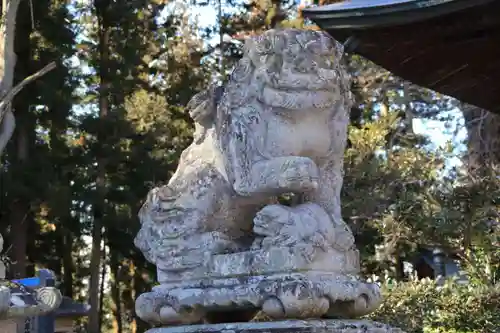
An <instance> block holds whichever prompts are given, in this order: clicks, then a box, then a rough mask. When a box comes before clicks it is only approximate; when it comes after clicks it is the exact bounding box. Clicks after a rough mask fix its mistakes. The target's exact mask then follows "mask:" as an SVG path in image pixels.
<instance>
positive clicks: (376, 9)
mask: <svg viewBox="0 0 500 333" xmlns="http://www.w3.org/2000/svg"><path fill="white" fill-rule="evenodd" d="M303 15H304V17H306V18H309V19H311V20H312V21H313V22H314V23H316V24H317V25H318V26H319V27H320V28H322V29H323V30H325V31H327V32H328V33H329V34H330V35H332V36H333V37H334V38H335V39H337V40H339V41H340V42H343V43H346V49H347V51H349V52H353V53H357V54H360V55H362V56H364V57H366V58H368V59H370V60H372V61H373V62H375V63H376V64H378V65H380V66H382V67H384V68H386V69H387V70H389V71H391V72H392V73H394V74H395V75H398V76H400V77H402V78H404V79H406V80H409V81H411V82H413V83H415V84H418V85H420V86H423V87H427V88H430V89H432V90H434V91H437V92H440V93H443V94H445V95H449V96H453V97H455V98H457V99H459V100H461V101H463V102H467V103H470V104H473V105H476V106H479V107H482V108H484V109H487V110H490V111H492V112H496V113H500V84H499V82H500V60H499V59H500V20H499V19H498V18H499V17H500V0H351V1H344V2H340V3H335V4H331V5H325V6H318V7H310V8H306V9H304V10H303Z"/></svg>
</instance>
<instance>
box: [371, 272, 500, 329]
mask: <svg viewBox="0 0 500 333" xmlns="http://www.w3.org/2000/svg"><path fill="white" fill-rule="evenodd" d="M383 294H384V298H385V299H384V303H383V304H382V306H381V307H380V308H379V309H378V310H377V311H376V312H375V313H373V314H371V315H370V316H369V318H370V319H372V320H375V321H380V322H384V323H388V324H391V325H394V326H396V327H400V328H401V329H403V330H405V331H406V332H408V333H424V332H425V333H493V332H497V330H498V327H500V316H499V315H498V314H499V313H500V285H498V284H497V285H493V286H482V287H479V286H476V285H462V284H458V283H457V282H455V281H453V280H450V281H447V282H446V283H445V284H444V285H443V286H438V285H437V284H436V283H435V282H433V281H430V280H422V281H411V282H395V281H394V282H392V283H391V284H386V285H384V288H383Z"/></svg>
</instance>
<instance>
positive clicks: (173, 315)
mask: <svg viewBox="0 0 500 333" xmlns="http://www.w3.org/2000/svg"><path fill="white" fill-rule="evenodd" d="M203 317H204V312H203V311H201V309H192V310H182V311H179V312H178V311H175V310H174V308H172V307H170V306H164V307H162V308H160V311H159V319H160V322H161V324H163V325H175V324H177V325H182V324H186V325H189V324H194V323H197V322H199V321H201V320H202V319H203Z"/></svg>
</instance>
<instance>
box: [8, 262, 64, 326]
mask: <svg viewBox="0 0 500 333" xmlns="http://www.w3.org/2000/svg"><path fill="white" fill-rule="evenodd" d="M37 275H38V276H34V277H28V278H24V279H18V280H13V282H15V283H19V284H21V285H23V286H25V287H28V288H31V289H38V288H43V287H54V286H55V285H56V279H55V274H54V273H53V272H52V271H50V270H48V269H42V270H40V271H38V274H37ZM30 320H34V321H36V323H35V327H36V328H37V329H36V332H33V333H54V331H55V321H56V320H55V315H54V314H47V315H45V316H40V317H35V318H32V319H30Z"/></svg>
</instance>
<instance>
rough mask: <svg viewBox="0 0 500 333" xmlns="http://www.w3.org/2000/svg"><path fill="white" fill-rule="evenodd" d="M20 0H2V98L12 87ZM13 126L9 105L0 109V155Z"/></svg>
mask: <svg viewBox="0 0 500 333" xmlns="http://www.w3.org/2000/svg"><path fill="white" fill-rule="evenodd" d="M20 2H21V0H2V19H3V22H4V24H2V26H1V27H0V77H1V78H2V81H1V82H0V96H2V98H3V97H4V96H5V95H6V94H7V93H8V92H9V91H10V90H11V89H12V86H13V84H14V70H15V67H16V54H15V53H14V37H15V32H16V17H17V9H18V7H19V3H20ZM14 128H15V119H14V115H13V114H12V110H11V106H10V105H7V106H5V109H3V110H2V109H0V156H2V153H3V150H4V149H5V146H6V145H7V142H8V141H9V140H10V138H11V136H12V133H13V132H14Z"/></svg>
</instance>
